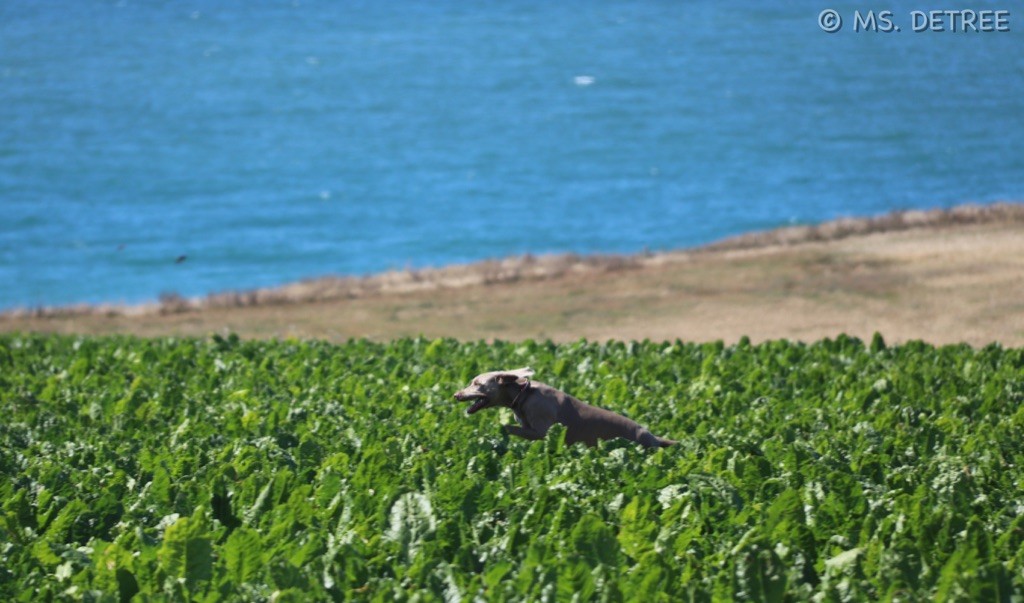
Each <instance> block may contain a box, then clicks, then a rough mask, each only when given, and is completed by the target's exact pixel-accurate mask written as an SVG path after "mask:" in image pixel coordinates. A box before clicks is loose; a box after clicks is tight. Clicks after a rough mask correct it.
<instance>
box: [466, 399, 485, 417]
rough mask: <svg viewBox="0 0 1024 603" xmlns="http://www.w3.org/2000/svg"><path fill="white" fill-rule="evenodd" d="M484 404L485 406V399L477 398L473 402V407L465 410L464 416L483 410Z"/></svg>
mask: <svg viewBox="0 0 1024 603" xmlns="http://www.w3.org/2000/svg"><path fill="white" fill-rule="evenodd" d="M485 404H487V398H484V397H480V398H477V399H476V400H475V401H474V402H473V405H472V406H470V407H469V408H467V409H466V414H467V415H471V414H473V413H475V412H476V411H478V410H480V409H481V408H483V407H484V405H485Z"/></svg>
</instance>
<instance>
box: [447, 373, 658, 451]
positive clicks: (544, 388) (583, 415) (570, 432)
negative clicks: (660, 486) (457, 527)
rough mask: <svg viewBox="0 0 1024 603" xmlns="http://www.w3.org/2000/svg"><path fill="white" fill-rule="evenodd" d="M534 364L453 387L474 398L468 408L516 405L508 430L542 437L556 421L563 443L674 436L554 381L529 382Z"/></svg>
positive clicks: (650, 441) (463, 397)
mask: <svg viewBox="0 0 1024 603" xmlns="http://www.w3.org/2000/svg"><path fill="white" fill-rule="evenodd" d="M532 375H533V369H530V368H521V369H516V370H514V371H493V372H490V373H483V374H482V375H477V376H476V377H474V378H473V381H472V382H470V384H469V385H468V386H466V387H465V388H463V389H460V390H459V391H457V392H455V399H456V400H458V401H460V402H468V401H472V402H473V404H472V405H471V406H470V407H469V408H468V409H466V414H469V415H471V414H473V413H475V412H477V411H479V410H483V409H485V408H492V407H505V408H510V409H512V413H513V414H514V415H515V417H516V421H517V422H518V423H519V424H518V425H505V426H504V429H505V431H506V432H508V433H510V434H512V435H515V436H519V437H521V438H526V439H528V440H539V439H541V438H543V437H544V436H545V435H547V433H548V430H549V429H551V426H552V425H554V424H555V423H561V424H562V425H565V427H566V431H565V443H566V444H569V445H572V444H575V443H576V442H583V443H584V444H586V445H587V446H595V445H597V441H598V440H610V439H612V438H626V439H627V440H631V441H633V442H638V443H640V444H643V445H644V446H646V447H648V448H657V447H659V446H662V447H663V446H671V445H673V444H675V443H676V442H674V441H673V440H669V439H666V438H659V437H658V436H656V435H654V434H652V433H651V432H649V431H647V429H646V428H645V427H642V426H641V425H639V424H638V423H637V422H636V421H633V420H631V419H627V418H626V417H624V416H622V415H620V414H617V413H614V412H612V411H610V410H605V409H604V408H598V407H597V406H591V405H589V404H587V403H586V402H581V401H580V400H577V399H576V398H573V397H572V396H570V395H569V394H566V393H565V392H561V391H559V390H557V389H555V388H553V387H551V386H550V385H545V384H543V383H537V382H531V381H530V377H531V376H532Z"/></svg>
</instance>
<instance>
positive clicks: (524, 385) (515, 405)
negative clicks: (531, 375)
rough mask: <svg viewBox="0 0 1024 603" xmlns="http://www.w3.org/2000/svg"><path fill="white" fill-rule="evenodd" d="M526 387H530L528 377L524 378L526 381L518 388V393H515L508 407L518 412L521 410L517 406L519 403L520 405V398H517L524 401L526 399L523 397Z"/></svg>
mask: <svg viewBox="0 0 1024 603" xmlns="http://www.w3.org/2000/svg"><path fill="white" fill-rule="evenodd" d="M528 389H530V380H529V379H527V380H526V383H524V384H523V387H521V388H519V393H518V394H516V397H515V399H513V400H512V404H509V405H508V407H509V408H511V409H512V410H513V411H515V412H519V411H520V410H521V408H520V407H519V405H520V400H519V399H520V398H522V399H523V400H524V401H525V400H526V398H523V394H524V393H526V390H528Z"/></svg>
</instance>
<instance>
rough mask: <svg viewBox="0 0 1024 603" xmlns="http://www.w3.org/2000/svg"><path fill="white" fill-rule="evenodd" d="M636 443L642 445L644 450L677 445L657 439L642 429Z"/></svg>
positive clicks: (670, 441)
mask: <svg viewBox="0 0 1024 603" xmlns="http://www.w3.org/2000/svg"><path fill="white" fill-rule="evenodd" d="M637 442H640V443H641V444H643V445H644V446H645V447H646V448H665V447H666V446H672V445H673V444H678V443H679V442H676V441H675V440H669V439H667V438H659V437H658V436H656V435H654V434H653V433H651V432H649V431H647V430H646V429H644V430H643V431H641V432H640V437H638V438H637Z"/></svg>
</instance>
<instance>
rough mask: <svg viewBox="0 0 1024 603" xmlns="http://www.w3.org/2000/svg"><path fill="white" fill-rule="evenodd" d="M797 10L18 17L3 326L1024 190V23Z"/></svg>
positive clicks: (463, 7)
mask: <svg viewBox="0 0 1024 603" xmlns="http://www.w3.org/2000/svg"><path fill="white" fill-rule="evenodd" d="M782 4H783V3H769V2H764V1H763V0H750V1H747V2H721V1H710V0H707V1H696V2H683V1H664V0H662V1H655V0H652V1H642V2H641V1H636V2H625V1H623V2H602V1H594V0H590V1H586V2H584V1H576V0H569V1H565V2H548V1H528V0H503V1H502V2H488V3H468V2H453V1H452V2H449V1H433V2H424V1H413V0H394V1H389V2H326V1H324V2H312V1H307V0H302V1H300V2H291V3H290V2H251V3H250V2H247V3H241V2H213V1H203V2H199V1H184V2H142V1H136V0H127V1H122V2H116V1H115V2H99V1H94V0H78V1H75V2H71V1H70V0H68V1H65V2H54V1H40V0H4V2H3V3H0V209H2V212H0V308H5V307H15V306H35V305H53V304H66V303H74V302H104V301H111V302H118V301H123V302H136V301H142V300H148V299H154V298H156V297H157V296H158V295H160V294H161V293H163V292H177V293H179V294H182V295H190V296H191V295H200V294H204V293H208V292H212V291H220V290H226V289H237V288H252V287H258V286H268V285H274V284H279V283H284V282H288V281H293V280H297V279H301V278H306V277H314V276H319V275H324V274H363V273H369V272H376V271H381V270H387V269H391V268H405V267H410V266H412V267H421V266H435V265H442V264H447V263H452V262H466V261H471V260H475V259H481V258H485V257H499V256H506V255H509V254H521V253H525V252H531V253H545V252H564V251H575V252H583V253H586V252H634V251H639V250H642V249H644V248H647V249H652V250H657V249H668V248H677V247H684V246H691V245H695V244H699V243H704V242H708V241H711V240H714V239H717V238H720V237H723V236H726V235H729V234H734V233H739V232H742V231H747V230H751V229H761V228H770V227H775V226H779V225H783V224H787V223H791V222H817V221H821V220H827V219H831V218H835V217H838V216H848V215H863V214H876V213H881V212H885V211H888V210H892V209H900V208H917V207H922V208H924V207H948V206H952V205H956V204H960V203H964V202H987V201H994V200H1001V199H1022V198H1024V100H1022V99H1024V38H1022V35H1024V34H1022V33H1021V32H1024V9H1022V8H1020V7H1019V6H1018V5H1017V4H1016V3H1011V2H1007V3H1005V4H1006V6H1005V7H996V6H994V5H992V4H991V3H988V2H986V3H976V4H980V5H981V6H977V7H974V8H1010V9H1011V10H1012V9H1014V8H1016V10H1013V12H1012V13H1011V27H1012V29H1013V31H1011V32H1010V33H973V32H972V33H967V34H956V33H949V32H945V33H937V32H930V33H911V32H909V31H904V32H901V33H898V34H897V33H893V34H881V33H863V32H862V33H854V32H852V31H850V28H849V27H847V28H845V29H844V30H843V31H842V32H840V33H837V34H832V35H830V34H826V33H824V32H822V31H821V30H820V29H819V28H818V25H817V15H818V13H819V12H820V11H821V10H822V9H823V8H837V9H839V10H840V13H841V14H843V15H844V17H846V18H847V20H848V22H849V20H850V19H852V15H853V10H854V9H862V10H863V9H867V8H875V9H876V10H882V9H891V10H893V11H894V12H895V17H894V19H895V20H896V21H897V23H900V24H903V25H904V26H905V28H906V29H909V16H908V14H907V13H908V12H909V10H910V9H916V8H922V7H921V6H920V5H914V4H910V3H905V2H898V1H897V2H889V3H883V4H880V5H878V6H865V5H864V3H862V2H832V1H831V0H829V1H828V2H792V3H785V5H784V6H783V5H782ZM967 4H970V3H967ZM958 7H959V6H958ZM923 8H935V7H928V6H925V7H923ZM938 8H949V7H947V6H945V5H943V6H942V7H938ZM963 8H968V7H967V6H966V5H965V6H964V7H963ZM179 256H187V259H186V260H185V261H183V262H179V263H176V261H175V260H176V258H179Z"/></svg>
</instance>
